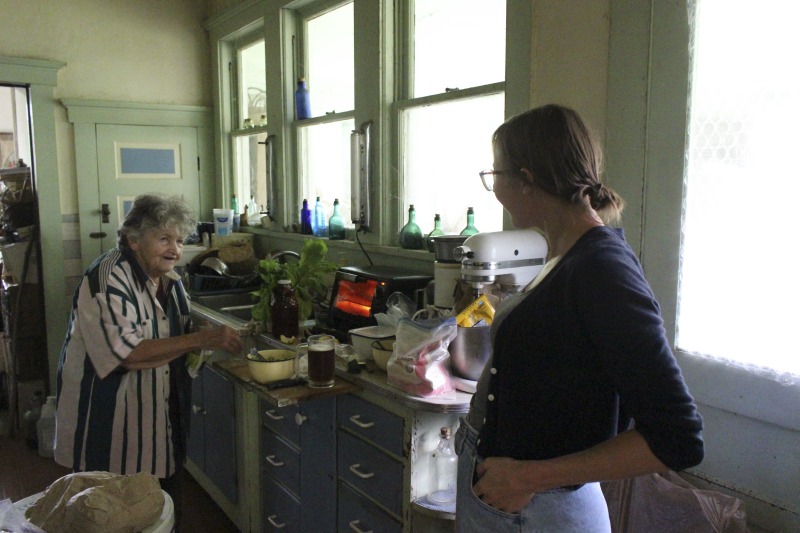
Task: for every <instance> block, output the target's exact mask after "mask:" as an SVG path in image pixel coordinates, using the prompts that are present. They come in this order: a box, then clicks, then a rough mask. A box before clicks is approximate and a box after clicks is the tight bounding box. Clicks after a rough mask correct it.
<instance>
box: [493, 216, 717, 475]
mask: <svg viewBox="0 0 800 533" xmlns="http://www.w3.org/2000/svg"><path fill="white" fill-rule="evenodd" d="M493 368H494V369H496V374H493V375H491V380H490V382H489V390H488V392H489V395H490V396H489V398H490V400H489V401H488V402H487V410H486V422H485V424H484V426H483V428H482V430H481V433H480V441H479V444H478V452H479V453H480V455H481V456H483V457H492V456H501V457H513V458H516V459H549V458H553V457H558V456H561V455H566V454H569V453H573V452H578V451H581V450H585V449H587V448H590V447H592V446H594V445H596V444H598V443H600V442H602V441H605V440H608V439H609V438H611V437H613V436H614V435H616V434H617V432H618V431H620V430H623V429H626V428H627V427H628V426H629V424H630V422H631V420H632V421H633V422H634V423H635V427H636V429H637V430H638V431H639V432H640V433H641V434H642V435H643V436H644V439H645V440H646V441H647V444H648V445H649V446H650V449H651V450H652V451H653V453H654V454H655V455H656V457H658V458H659V459H660V460H661V461H662V462H663V463H664V464H665V465H667V466H668V467H669V468H671V469H673V470H682V469H684V468H688V467H690V466H694V465H696V464H698V463H700V461H702V459H703V440H702V436H701V431H702V419H701V417H700V415H699V414H698V412H697V409H696V406H695V403H694V400H693V399H692V397H691V396H690V395H689V392H688V390H687V388H686V386H685V384H684V382H683V378H682V376H681V372H680V369H679V368H678V365H677V363H676V361H675V358H674V356H673V354H672V351H671V349H670V347H669V344H668V342H667V338H666V335H665V331H664V327H663V321H662V319H661V314H660V309H659V306H658V303H657V302H656V300H655V297H654V295H653V293H652V291H651V289H650V287H649V285H648V284H647V282H646V281H645V279H644V274H643V272H642V268H641V265H640V264H639V261H638V260H637V258H636V256H635V255H634V253H633V251H632V250H631V249H630V247H629V246H628V245H627V243H626V242H625V241H624V238H623V236H622V232H621V230H614V229H611V228H607V227H597V228H593V229H591V230H589V231H588V232H587V233H586V234H584V235H583V236H582V237H581V238H580V239H579V240H578V242H577V243H575V245H574V246H573V247H572V248H571V249H570V250H569V251H568V252H567V253H566V254H565V255H564V257H563V258H562V259H561V261H560V262H559V263H558V264H557V265H556V267H555V268H554V269H553V270H552V271H551V272H550V273H549V274H548V275H547V277H545V278H544V279H543V280H542V281H541V283H540V284H539V285H538V286H536V287H535V288H534V289H533V290H531V292H530V294H528V295H527V296H526V297H525V298H524V299H523V301H522V302H520V303H519V305H518V306H517V307H516V308H515V309H514V310H512V311H511V313H510V314H509V315H508V316H507V317H506V318H505V320H503V321H502V322H501V323H500V324H499V326H498V330H497V332H496V335H495V344H494V356H493Z"/></svg>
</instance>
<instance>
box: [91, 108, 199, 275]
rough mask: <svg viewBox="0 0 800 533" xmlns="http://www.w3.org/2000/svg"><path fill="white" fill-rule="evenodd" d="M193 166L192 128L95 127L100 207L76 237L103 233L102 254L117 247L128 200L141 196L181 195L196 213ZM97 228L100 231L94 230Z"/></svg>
mask: <svg viewBox="0 0 800 533" xmlns="http://www.w3.org/2000/svg"><path fill="white" fill-rule="evenodd" d="M197 165H198V163H197V130H196V128H193V127H173V126H123V125H110V124H98V125H97V174H98V192H99V198H100V205H98V206H97V211H96V213H97V214H96V216H97V220H96V221H90V223H88V224H82V225H81V228H82V233H84V234H82V235H81V238H82V239H88V238H92V236H91V235H90V233H92V232H98V233H104V234H105V236H104V237H102V238H101V252H105V251H107V250H109V249H110V248H113V247H114V246H116V243H117V228H119V223H120V220H121V219H122V218H123V217H124V215H125V213H127V210H128V209H130V206H131V204H132V202H133V199H134V198H135V197H136V196H138V195H140V194H143V193H149V192H155V193H162V194H176V195H180V196H183V197H184V198H185V199H186V201H187V202H188V204H189V207H191V208H192V209H193V210H194V211H195V212H198V211H199V207H200V179H199V172H198V170H197ZM106 206H107V209H106ZM82 222H83V221H82ZM98 226H99V228H100V229H99V231H98V230H97V229H93V228H97V227H98ZM84 228H85V229H84ZM95 238H96V234H95ZM84 259H87V258H84ZM92 259H93V258H88V260H90V261H91V260H92Z"/></svg>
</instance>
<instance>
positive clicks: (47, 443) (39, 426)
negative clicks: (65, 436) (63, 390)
mask: <svg viewBox="0 0 800 533" xmlns="http://www.w3.org/2000/svg"><path fill="white" fill-rule="evenodd" d="M36 436H37V440H38V441H39V455H41V456H42V457H53V442H54V441H55V439H56V397H55V396H48V397H47V402H46V403H45V404H44V405H43V406H42V414H41V416H40V417H39V421H38V422H36Z"/></svg>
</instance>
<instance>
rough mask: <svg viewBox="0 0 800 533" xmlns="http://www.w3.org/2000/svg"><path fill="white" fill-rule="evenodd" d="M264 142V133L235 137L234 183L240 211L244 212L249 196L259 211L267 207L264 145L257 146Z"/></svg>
mask: <svg viewBox="0 0 800 533" xmlns="http://www.w3.org/2000/svg"><path fill="white" fill-rule="evenodd" d="M266 140H267V134H266V133H259V134H257V135H246V136H243V137H236V140H235V148H236V154H235V157H236V160H235V165H236V168H235V172H236V183H238V184H239V185H238V189H237V196H238V197H239V209H240V210H241V211H244V206H245V205H247V204H248V202H249V201H250V196H251V195H252V196H253V199H254V200H255V202H256V205H257V206H258V209H259V211H262V210H264V209H265V208H266V206H267V170H266V161H267V152H266V147H265V145H264V144H259V143H263V142H265V141H266ZM251 214H252V213H251Z"/></svg>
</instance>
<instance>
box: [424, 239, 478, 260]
mask: <svg viewBox="0 0 800 533" xmlns="http://www.w3.org/2000/svg"><path fill="white" fill-rule="evenodd" d="M468 237H469V235H438V236H436V237H433V239H432V240H433V253H434V254H435V256H436V260H437V261H441V262H442V263H459V262H460V261H457V260H455V259H454V258H453V250H455V249H456V248H458V247H459V246H461V245H462V244H464V241H466V240H467V238H468Z"/></svg>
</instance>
